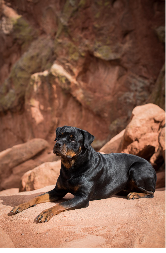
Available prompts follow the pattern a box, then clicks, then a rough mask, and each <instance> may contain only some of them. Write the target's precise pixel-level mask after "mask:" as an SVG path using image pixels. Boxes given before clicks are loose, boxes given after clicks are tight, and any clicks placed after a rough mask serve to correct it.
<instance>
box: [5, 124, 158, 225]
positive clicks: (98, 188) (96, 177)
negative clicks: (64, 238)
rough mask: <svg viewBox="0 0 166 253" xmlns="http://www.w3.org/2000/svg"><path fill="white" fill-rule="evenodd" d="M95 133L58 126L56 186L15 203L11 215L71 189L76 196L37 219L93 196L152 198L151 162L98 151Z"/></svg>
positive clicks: (153, 175) (82, 204)
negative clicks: (59, 166)
mask: <svg viewBox="0 0 166 253" xmlns="http://www.w3.org/2000/svg"><path fill="white" fill-rule="evenodd" d="M93 140H94V136H93V135H92V134H90V133H89V132H87V131H85V130H82V129H79V128H76V127H71V126H63V127H58V128H57V129H56V139H55V141H56V143H55V146H54V148H53V153H54V154H56V155H58V156H61V170H60V175H59V177H58V180H57V183H56V186H55V188H54V189H53V190H51V191H49V192H46V193H45V194H42V195H40V196H38V197H36V198H34V199H32V200H30V201H28V202H26V203H24V204H20V205H19V206H16V207H14V208H13V209H12V210H11V212H10V213H9V215H13V214H17V213H19V212H22V211H23V210H25V209H27V208H29V207H32V206H35V205H36V204H39V203H43V202H47V201H53V202H54V201H58V200H60V199H62V198H63V197H64V196H65V195H66V194H67V193H68V192H70V193H72V194H73V195H74V198H73V199H69V200H65V201H64V202H61V203H57V204H56V205H55V206H53V207H51V208H49V209H47V210H44V211H43V212H41V213H40V214H39V215H38V216H37V218H36V219H35V221H36V222H47V221H49V220H50V219H51V217H53V216H54V215H56V214H58V213H60V212H63V211H65V210H71V209H76V208H83V207H87V206H88V205H89V201H90V200H96V199H104V198H108V197H110V196H112V195H115V194H118V193H120V194H123V193H125V194H126V196H127V198H128V199H138V198H152V197H153V196H154V192H155V185H156V173H155V170H154V168H153V167H152V166H151V164H150V163H149V162H148V161H146V160H145V159H143V158H140V157H138V156H135V155H131V154H124V153H110V154H101V153H98V152H96V151H95V150H94V149H93V148H92V146H91V143H92V142H93Z"/></svg>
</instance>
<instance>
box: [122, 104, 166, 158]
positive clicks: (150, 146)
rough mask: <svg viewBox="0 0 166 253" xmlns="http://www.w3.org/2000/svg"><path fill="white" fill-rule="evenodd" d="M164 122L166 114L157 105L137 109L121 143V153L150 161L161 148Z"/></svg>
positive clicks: (147, 105)
mask: <svg viewBox="0 0 166 253" xmlns="http://www.w3.org/2000/svg"><path fill="white" fill-rule="evenodd" d="M164 122H165V112H164V110H162V109H161V108H160V107H158V106H157V105H154V104H146V105H142V106H137V107H135V108H134V110H133V111H132V116H131V119H130V123H129V124H128V125H127V127H126V129H125V132H124V136H123V138H122V141H121V143H120V146H119V152H124V153H129V154H134V155H138V156H141V157H143V158H146V159H150V157H151V156H152V155H153V154H154V153H155V152H157V150H158V148H159V142H158V135H159V131H160V128H161V127H162V126H164Z"/></svg>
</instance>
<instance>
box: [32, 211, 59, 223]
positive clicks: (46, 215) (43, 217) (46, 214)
mask: <svg viewBox="0 0 166 253" xmlns="http://www.w3.org/2000/svg"><path fill="white" fill-rule="evenodd" d="M52 216H54V214H53V212H52V211H51V210H50V209H47V210H45V211H43V212H41V213H40V214H39V215H38V216H37V217H36V219H35V222H37V223H42V222H47V221H49V220H50V219H51V218H52Z"/></svg>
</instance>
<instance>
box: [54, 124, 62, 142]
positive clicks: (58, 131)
mask: <svg viewBox="0 0 166 253" xmlns="http://www.w3.org/2000/svg"><path fill="white" fill-rule="evenodd" d="M60 131H61V127H57V129H56V138H57V137H58V135H59V133H60ZM56 138H55V141H56Z"/></svg>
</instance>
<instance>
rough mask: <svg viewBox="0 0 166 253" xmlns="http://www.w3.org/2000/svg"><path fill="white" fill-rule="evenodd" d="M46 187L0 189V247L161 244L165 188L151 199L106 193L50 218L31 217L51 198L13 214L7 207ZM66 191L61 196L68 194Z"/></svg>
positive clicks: (142, 246)
mask: <svg viewBox="0 0 166 253" xmlns="http://www.w3.org/2000/svg"><path fill="white" fill-rule="evenodd" d="M53 187H54V185H52V186H47V187H45V188H43V189H39V190H36V191H32V192H22V193H17V194H11V195H9V194H8V193H5V192H0V224H1V225H0V230H1V231H0V234H1V240H0V247H3V248H9V247H15V248H164V247H165V191H164V189H160V190H159V191H156V192H155V194H154V198H152V199H148V198H144V199H143V198H142V199H136V200H127V199H126V198H119V197H115V196H113V197H111V198H108V199H102V200H94V201H90V203H89V206H88V207H87V208H82V209H77V210H70V211H66V212H63V213H60V214H58V215H56V216H54V217H53V218H52V219H51V220H50V221H49V222H46V223H42V224H36V223H34V219H35V218H36V217H37V215H38V214H39V213H40V212H42V211H43V210H44V209H47V208H50V207H52V206H53V205H55V203H43V204H40V205H37V206H35V207H32V208H29V209H27V210H25V211H23V212H21V213H19V214H17V215H14V216H8V215H7V214H8V212H10V210H11V209H12V208H13V207H14V206H16V205H18V204H20V203H23V202H25V201H28V200H30V199H31V198H34V197H35V196H37V195H40V194H42V193H44V192H47V191H49V190H51V189H53ZM71 197H72V195H71V194H68V195H66V197H65V198H71Z"/></svg>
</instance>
